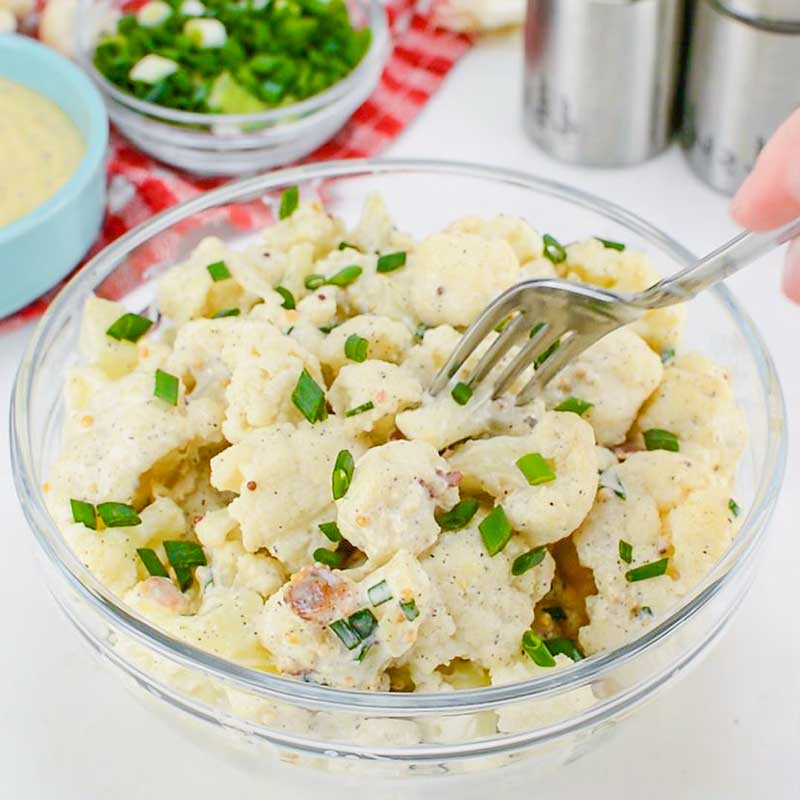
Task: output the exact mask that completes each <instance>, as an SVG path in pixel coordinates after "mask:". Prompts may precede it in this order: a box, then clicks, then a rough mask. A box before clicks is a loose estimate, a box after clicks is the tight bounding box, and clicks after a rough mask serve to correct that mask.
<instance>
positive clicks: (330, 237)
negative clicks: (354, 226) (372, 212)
mask: <svg viewBox="0 0 800 800" xmlns="http://www.w3.org/2000/svg"><path fill="white" fill-rule="evenodd" d="M343 233H344V225H343V224H342V222H341V220H339V219H337V218H336V217H334V216H332V215H331V214H328V213H327V212H326V211H325V209H324V208H323V207H322V204H321V203H320V202H319V201H317V200H314V201H312V202H310V203H301V204H300V205H299V206H298V207H297V208H296V209H295V211H294V212H293V213H292V214H291V216H288V217H286V219H282V220H278V221H277V222H276V223H275V224H273V225H270V226H269V227H267V228H264V231H263V233H262V235H261V242H262V244H263V247H264V251H268V252H272V251H278V252H283V253H288V252H289V251H290V250H291V248H292V247H294V246H295V245H303V246H306V245H309V244H310V245H311V246H312V258H315V259H316V258H321V257H322V256H324V255H325V254H326V253H329V252H330V251H331V250H333V248H334V247H336V246H337V245H338V244H339V242H340V241H341V240H342V238H343ZM287 288H288V287H287Z"/></svg>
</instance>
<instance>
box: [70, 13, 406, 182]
mask: <svg viewBox="0 0 800 800" xmlns="http://www.w3.org/2000/svg"><path fill="white" fill-rule="evenodd" d="M346 3H347V6H348V9H349V12H350V19H351V21H352V24H353V26H354V27H356V28H362V27H365V26H368V27H369V28H370V29H371V30H372V41H371V43H370V47H369V50H368V51H367V52H366V53H365V54H364V57H363V58H362V60H361V61H360V62H359V64H358V65H357V66H356V68H355V69H354V70H353V71H352V72H351V73H350V74H349V75H347V76H346V77H345V78H343V79H342V80H341V81H339V82H338V83H335V84H334V85H333V86H331V87H330V88H329V89H326V90H325V91H324V92H320V93H319V94H316V95H313V96H312V97H309V98H307V99H305V100H302V101H301V102H298V103H292V104H291V105H286V106H279V107H278V108H272V109H269V110H267V111H261V112H258V113H256V114H200V113H196V112H191V111H179V110H177V109H173V108H165V107H164V106H159V105H156V104H155V103H148V102H146V101H144V100H140V99H139V98H137V97H134V96H133V95H131V94H128V93H127V92H123V91H121V90H120V89H119V88H118V87H116V86H115V85H114V84H113V83H111V82H110V81H108V80H107V79H106V78H105V77H104V76H103V75H101V74H100V73H99V72H98V71H97V69H95V66H94V63H93V57H94V48H95V45H96V43H97V40H98V38H99V37H100V35H101V34H102V33H104V32H106V31H108V30H109V26H110V25H111V23H113V21H114V20H115V19H116V18H117V17H118V16H119V14H120V7H121V6H122V5H123V2H122V0H79V5H78V11H77V14H78V18H79V19H81V20H82V24H81V25H79V26H76V27H77V29H76V48H75V52H76V60H77V61H78V63H79V64H80V66H81V67H82V68H83V69H84V70H85V71H86V73H87V74H88V75H89V77H90V78H91V79H92V80H93V81H94V83H95V84H96V85H97V87H98V89H99V90H100V93H101V94H102V95H103V99H104V100H105V103H106V106H107V108H108V114H109V116H110V117H111V121H112V122H113V123H114V124H115V125H116V126H117V127H118V128H119V130H120V131H121V132H122V133H123V134H124V135H125V136H126V137H127V138H128V139H129V140H130V141H132V142H133V143H134V144H135V145H136V146H137V147H138V148H139V149H141V150H143V151H144V152H146V153H149V154H150V155H152V156H154V157H155V158H157V159H159V160H161V161H164V162H165V163H167V164H171V165H172V166H174V167H178V168H179V169H185V170H189V171H191V172H196V173H198V174H202V175H241V174H244V173H248V172H256V171H258V170H263V169H267V168H268V167H274V166H277V165H283V164H288V163H290V162H292V161H294V160H296V159H299V158H302V157H303V156H305V155H308V154H309V153H311V152H312V151H313V150H315V149H316V148H317V147H319V146H320V145H321V144H323V143H324V142H326V141H328V139H330V138H331V137H332V136H333V135H334V134H335V133H336V132H337V131H338V130H339V129H340V128H341V127H342V126H343V125H344V124H345V122H347V120H348V119H349V118H350V115H351V114H352V113H353V112H354V111H355V110H356V109H357V108H358V107H359V106H360V105H361V104H362V103H363V102H364V101H365V100H366V99H367V97H369V95H370V94H372V91H373V90H374V89H375V87H376V86H377V85H378V81H379V80H380V76H381V73H382V72H383V68H384V65H385V63H386V60H387V58H388V56H389V53H390V52H391V39H390V36H389V29H388V25H387V21H386V12H385V10H384V7H383V5H382V4H381V2H380V0H346Z"/></svg>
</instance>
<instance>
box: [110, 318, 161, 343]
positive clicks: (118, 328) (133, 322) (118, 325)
mask: <svg viewBox="0 0 800 800" xmlns="http://www.w3.org/2000/svg"><path fill="white" fill-rule="evenodd" d="M152 324H153V321H152V320H150V319H147V317H141V316H139V314H130V313H129V314H123V315H122V316H121V317H120V318H119V319H118V320H116V321H115V322H113V323H112V324H111V327H109V329H108V330H107V331H106V336H110V337H111V338H112V339H116V340H117V341H118V342H138V341H139V339H141V338H142V336H144V335H145V334H146V333H147V331H149V330H150V327H151V325H152Z"/></svg>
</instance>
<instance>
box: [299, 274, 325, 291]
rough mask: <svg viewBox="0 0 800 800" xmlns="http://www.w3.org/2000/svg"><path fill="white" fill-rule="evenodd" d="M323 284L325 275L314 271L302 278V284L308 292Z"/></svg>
mask: <svg viewBox="0 0 800 800" xmlns="http://www.w3.org/2000/svg"><path fill="white" fill-rule="evenodd" d="M324 285H325V276H324V275H319V274H318V273H316V272H314V273H312V274H311V275H306V277H305V279H304V280H303V286H305V287H306V289H308V290H309V291H310V292H314V291H316V290H317V289H319V288H321V287H322V286H324Z"/></svg>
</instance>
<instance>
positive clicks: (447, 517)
mask: <svg viewBox="0 0 800 800" xmlns="http://www.w3.org/2000/svg"><path fill="white" fill-rule="evenodd" d="M477 510H478V501H477V500H475V498H473V497H467V498H466V499H465V500H460V501H459V502H458V503H456V504H455V505H454V506H453V507H452V508H451V509H450V510H449V511H447V512H445V513H444V514H442V516H441V517H439V527H440V528H441V529H442V530H443V531H458V530H461V528H464V527H465V526H466V525H468V524H469V521H470V520H471V519H472V518H473V517H474V516H475V512H476V511H477Z"/></svg>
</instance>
